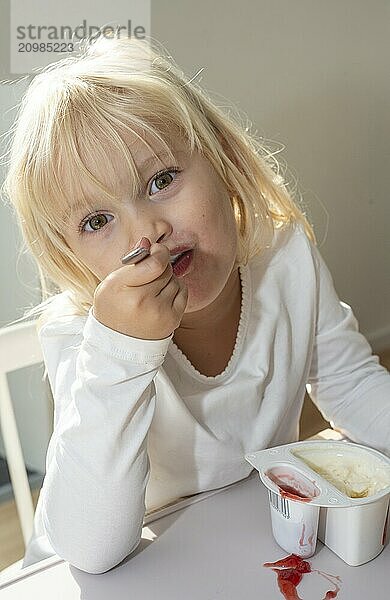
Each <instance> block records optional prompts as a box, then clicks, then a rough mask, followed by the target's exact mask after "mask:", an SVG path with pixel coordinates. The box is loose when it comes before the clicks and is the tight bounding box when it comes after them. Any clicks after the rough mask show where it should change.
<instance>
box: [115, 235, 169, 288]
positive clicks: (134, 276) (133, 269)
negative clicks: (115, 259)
mask: <svg viewBox="0 0 390 600" xmlns="http://www.w3.org/2000/svg"><path fill="white" fill-rule="evenodd" d="M167 267H169V269H168V271H172V267H171V265H170V262H169V250H168V248H167V247H166V246H164V245H163V244H152V245H151V246H150V255H149V256H147V257H146V258H144V259H143V260H141V261H140V262H138V263H136V264H130V265H123V266H122V267H120V268H119V269H117V270H116V271H114V273H115V275H114V277H115V278H117V279H118V282H119V283H120V284H122V285H126V286H130V287H138V286H141V285H146V284H148V283H151V282H153V281H155V280H157V279H158V278H159V277H161V276H162V275H163V274H164V273H165V271H166V269H167ZM164 277H166V275H164Z"/></svg>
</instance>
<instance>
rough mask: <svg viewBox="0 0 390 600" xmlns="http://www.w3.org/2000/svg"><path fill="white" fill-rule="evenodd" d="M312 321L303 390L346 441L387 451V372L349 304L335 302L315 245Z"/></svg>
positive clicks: (389, 414) (389, 388)
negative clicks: (314, 312)
mask: <svg viewBox="0 0 390 600" xmlns="http://www.w3.org/2000/svg"><path fill="white" fill-rule="evenodd" d="M312 253H313V257H314V261H315V263H316V270H317V291H318V296H317V324H316V335H315V343H314V350H313V357H312V363H311V368H310V374H309V379H308V384H309V386H308V392H309V394H310V397H311V399H312V400H313V402H314V403H315V404H316V405H317V406H318V408H319V409H320V410H321V412H322V414H323V415H324V417H325V418H326V419H327V420H328V421H332V425H333V426H334V427H335V428H336V429H339V430H340V431H342V432H343V433H344V434H345V435H347V436H348V437H349V438H350V439H351V440H353V441H355V442H360V443H362V444H366V445H368V446H371V447H374V448H377V449H378V450H380V451H382V452H384V453H386V454H388V455H390V374H389V372H388V371H387V369H385V368H384V367H382V366H380V365H379V359H378V357H377V356H375V355H373V354H372V350H371V347H370V345H369V343H368V342H367V340H366V339H365V337H364V336H363V335H362V334H360V333H359V331H358V323H357V320H356V318H355V316H354V315H353V312H352V310H351V308H350V307H349V306H348V305H347V304H345V303H344V302H340V300H339V298H338V296H337V294H336V292H335V289H334V286H333V281H332V277H331V275H330V273H329V270H328V268H327V267H326V265H325V263H324V261H323V259H322V257H321V255H320V253H319V252H318V250H317V248H315V247H314V246H312Z"/></svg>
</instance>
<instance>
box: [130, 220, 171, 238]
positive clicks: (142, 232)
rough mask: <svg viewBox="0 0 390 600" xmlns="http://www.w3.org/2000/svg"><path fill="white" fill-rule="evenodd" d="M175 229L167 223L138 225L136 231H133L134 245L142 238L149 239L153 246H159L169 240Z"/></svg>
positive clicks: (157, 222)
mask: <svg viewBox="0 0 390 600" xmlns="http://www.w3.org/2000/svg"><path fill="white" fill-rule="evenodd" d="M172 231H173V228H172V225H171V224H170V223H168V222H167V221H156V222H150V221H149V222H146V220H145V222H144V223H137V228H136V231H135V232H134V231H133V236H132V237H133V244H134V243H135V241H136V240H139V239H140V238H142V237H146V238H148V240H150V243H151V244H155V243H157V244H159V243H160V242H164V241H165V240H167V239H168V238H169V237H170V236H171V234H172Z"/></svg>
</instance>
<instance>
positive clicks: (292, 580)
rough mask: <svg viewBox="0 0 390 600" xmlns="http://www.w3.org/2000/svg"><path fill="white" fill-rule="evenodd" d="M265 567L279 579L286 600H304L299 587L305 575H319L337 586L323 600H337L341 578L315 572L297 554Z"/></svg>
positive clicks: (280, 588) (266, 564)
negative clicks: (334, 599)
mask: <svg viewBox="0 0 390 600" xmlns="http://www.w3.org/2000/svg"><path fill="white" fill-rule="evenodd" d="M263 566H264V567H270V568H271V569H272V570H273V571H274V572H275V573H277V577H278V586H279V590H280V591H281V593H282V595H283V597H284V598H285V600H303V598H301V597H300V596H298V591H297V586H298V585H299V584H300V583H301V581H302V578H303V576H304V574H305V573H318V574H319V575H321V576H322V577H325V579H327V580H328V581H330V582H331V583H332V585H334V586H335V589H334V590H329V591H328V592H326V594H325V596H324V597H323V599H322V600H331V598H336V596H337V594H338V593H339V591H340V586H339V585H338V583H336V581H335V580H337V581H338V582H339V583H341V579H340V577H338V576H337V575H330V574H329V573H323V572H322V571H319V570H318V569H315V570H313V569H312V568H311V564H310V563H309V562H308V561H307V560H303V558H301V557H300V556H297V555H296V554H290V555H289V556H286V557H285V558H282V559H281V560H277V561H276V562H272V563H271V562H267V563H264V564H263ZM310 600H314V599H312V598H311V599H310Z"/></svg>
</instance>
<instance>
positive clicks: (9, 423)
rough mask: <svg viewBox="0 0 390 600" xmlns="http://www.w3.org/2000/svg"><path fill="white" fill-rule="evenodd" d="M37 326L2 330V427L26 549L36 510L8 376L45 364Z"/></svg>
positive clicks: (0, 336)
mask: <svg viewBox="0 0 390 600" xmlns="http://www.w3.org/2000/svg"><path fill="white" fill-rule="evenodd" d="M36 323H37V322H36V321H26V322H24V323H17V324H15V325H10V326H8V327H3V328H1V329H0V427H1V433H2V436H3V442H4V448H5V455H6V456H5V457H6V460H7V464H8V470H9V473H10V478H11V484H12V488H13V492H14V497H15V503H16V508H17V511H18V515H19V520H20V525H21V529H22V534H23V540H24V545H25V546H26V545H27V543H28V541H29V539H30V537H31V534H32V531H33V521H34V506H33V501H32V496H31V491H30V486H29V482H28V477H27V471H26V466H25V461H24V458H23V453H22V448H21V445H20V438H19V433H18V428H17V424H16V420H15V414H14V410H13V406H12V401H11V394H10V390H9V385H8V379H7V374H8V373H10V372H12V371H15V370H17V369H21V368H23V367H29V366H31V365H34V364H38V363H41V362H42V361H43V356H42V350H41V346H40V344H39V340H38V334H37V327H36Z"/></svg>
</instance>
